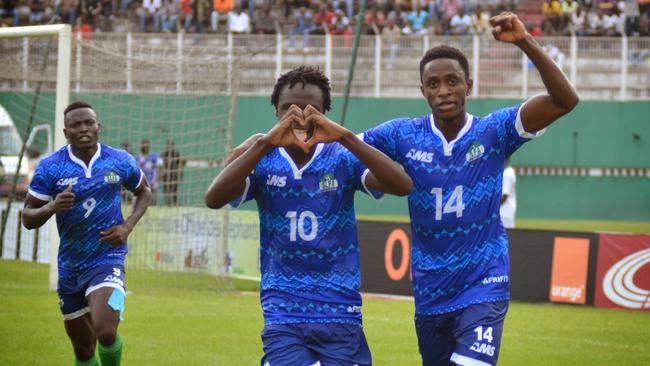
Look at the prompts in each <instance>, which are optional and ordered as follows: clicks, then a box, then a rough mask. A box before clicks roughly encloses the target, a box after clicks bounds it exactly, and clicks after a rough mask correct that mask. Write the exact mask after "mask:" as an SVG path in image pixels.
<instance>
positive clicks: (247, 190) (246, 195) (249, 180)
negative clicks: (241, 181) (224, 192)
mask: <svg viewBox="0 0 650 366" xmlns="http://www.w3.org/2000/svg"><path fill="white" fill-rule="evenodd" d="M253 197H255V172H252V173H251V174H249V175H248V177H246V182H245V187H244V192H243V193H242V195H241V196H239V197H237V198H235V199H234V200H232V201H230V202H229V203H228V206H230V208H239V206H241V205H242V204H243V203H244V202H246V201H250V200H252V199H253Z"/></svg>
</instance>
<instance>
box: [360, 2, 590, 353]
mask: <svg viewBox="0 0 650 366" xmlns="http://www.w3.org/2000/svg"><path fill="white" fill-rule="evenodd" d="M491 22H492V25H493V27H494V30H493V33H494V35H495V38H497V40H500V41H503V42H508V43H515V44H516V45H517V46H519V47H520V48H521V49H522V51H524V52H525V53H526V54H527V55H528V57H529V58H530V59H531V60H532V61H533V63H535V65H536V67H537V69H538V70H539V71H540V75H541V77H542V80H543V81H544V84H545V85H546V87H547V89H548V95H540V96H536V97H533V98H531V99H529V100H528V101H527V102H525V103H524V104H523V105H517V106H514V107H511V108H505V109H500V110H497V111H495V112H493V113H491V114H490V115H488V116H486V117H477V116H473V115H471V114H468V113H466V112H465V98H466V97H467V96H468V95H469V94H470V92H471V90H472V80H471V79H470V78H469V67H468V62H467V58H466V57H465V56H464V55H463V53H462V52H461V51H459V50H458V49H455V48H452V47H447V46H440V47H436V48H433V49H431V50H429V51H428V52H427V53H426V54H425V55H424V57H423V58H422V60H421V61H420V78H421V79H420V82H421V83H422V84H421V90H422V94H423V96H424V97H425V98H426V99H427V102H428V103H429V105H430V107H431V111H432V113H431V114H429V115H425V116H421V117H416V118H401V119H395V120H392V121H388V122H386V123H384V124H382V125H380V126H378V127H376V128H374V129H371V130H369V131H367V132H365V133H364V140H365V141H366V142H367V143H369V144H370V145H372V146H374V147H376V148H378V149H379V150H381V151H383V152H384V153H386V154H387V155H388V156H389V157H391V158H392V159H394V160H395V161H397V162H399V163H400V164H402V166H403V167H404V169H405V170H406V171H407V172H408V173H409V175H410V176H411V178H412V179H413V184H414V188H413V191H412V192H411V194H410V195H409V198H408V203H409V214H410V218H411V229H412V236H413V246H412V252H411V253H412V256H411V258H412V275H413V293H414V297H415V326H416V332H417V335H418V343H419V349H420V354H421V355H422V360H423V364H424V365H426V366H433V365H449V364H458V365H467V366H487V365H495V364H496V363H497V360H498V355H499V345H500V339H501V334H502V330H503V321H504V318H505V315H506V312H507V309H508V299H509V281H510V279H509V259H508V239H507V236H506V232H505V230H504V228H503V225H502V224H501V219H500V217H499V207H500V203H501V182H502V175H503V170H504V166H505V161H506V159H507V158H508V157H509V156H510V155H511V154H512V153H513V152H514V151H515V150H517V149H518V148H519V147H520V146H521V145H523V144H524V143H525V142H526V141H528V140H530V139H531V138H534V137H536V136H538V135H540V134H541V133H542V132H543V130H544V128H545V127H546V126H548V125H549V124H551V123H552V122H553V121H554V120H556V119H557V118H559V117H560V116H562V115H564V114H566V113H568V112H569V111H570V110H571V109H572V108H573V107H574V106H575V105H576V103H577V102H578V97H577V95H576V93H575V90H574V89H573V87H572V86H571V84H570V83H569V82H568V80H567V79H566V77H565V76H564V74H562V71H560V70H559V69H558V68H557V66H556V65H555V64H554V63H553V61H552V60H551V59H550V58H549V57H548V56H547V55H546V54H545V53H544V51H543V50H542V49H541V47H540V46H539V45H538V44H537V42H536V41H535V40H534V39H533V38H532V37H531V36H530V34H528V33H527V32H526V30H525V28H524V26H523V24H522V23H521V22H520V21H519V19H518V18H517V17H516V16H515V15H514V14H509V13H504V14H501V15H499V16H496V17H493V18H492V19H491Z"/></svg>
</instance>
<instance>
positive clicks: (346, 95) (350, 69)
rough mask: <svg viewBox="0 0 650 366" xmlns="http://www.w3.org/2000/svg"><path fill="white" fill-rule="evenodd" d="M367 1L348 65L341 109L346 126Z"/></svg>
mask: <svg viewBox="0 0 650 366" xmlns="http://www.w3.org/2000/svg"><path fill="white" fill-rule="evenodd" d="M366 1H367V0H361V7H360V8H359V13H358V14H357V28H356V30H355V32H354V46H353V48H352V60H351V61H350V66H349V67H348V81H347V82H346V84H345V93H344V95H343V109H342V111H341V120H340V122H339V123H341V126H345V113H346V111H347V109H348V99H349V98H350V88H351V87H352V78H353V76H354V66H355V64H356V63H357V51H358V50H359V42H360V40H361V29H363V22H364V20H365V18H366Z"/></svg>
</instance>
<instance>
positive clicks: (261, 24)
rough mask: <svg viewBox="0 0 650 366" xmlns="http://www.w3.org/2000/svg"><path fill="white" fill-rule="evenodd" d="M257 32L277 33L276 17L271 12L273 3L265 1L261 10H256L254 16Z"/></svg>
mask: <svg viewBox="0 0 650 366" xmlns="http://www.w3.org/2000/svg"><path fill="white" fill-rule="evenodd" d="M254 19H255V20H254V22H253V23H254V29H255V33H258V34H275V33H276V30H275V23H276V17H275V16H274V15H273V14H272V13H271V5H270V4H269V3H265V4H264V5H263V7H262V10H261V11H256V12H255V18H254Z"/></svg>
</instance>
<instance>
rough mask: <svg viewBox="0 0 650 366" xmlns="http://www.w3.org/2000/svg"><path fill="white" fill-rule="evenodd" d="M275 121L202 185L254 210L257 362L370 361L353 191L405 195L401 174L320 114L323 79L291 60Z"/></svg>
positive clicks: (326, 91) (406, 183) (325, 90)
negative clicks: (260, 323)
mask: <svg viewBox="0 0 650 366" xmlns="http://www.w3.org/2000/svg"><path fill="white" fill-rule="evenodd" d="M271 101H272V104H273V105H274V106H275V108H276V115H277V117H278V118H279V122H277V124H276V125H275V126H274V127H273V128H272V129H271V130H270V131H269V132H268V133H267V134H265V135H257V136H254V137H253V138H251V139H249V140H248V141H247V142H245V143H244V144H243V145H242V146H240V147H239V148H238V149H236V150H235V156H237V155H239V156H238V157H236V158H234V157H233V159H231V160H232V162H231V163H230V164H229V165H228V166H227V167H226V168H225V169H224V170H223V171H222V172H221V173H220V174H219V176H217V178H216V179H215V181H214V182H213V183H212V185H211V186H210V188H209V189H208V192H207V193H206V197H205V199H206V204H207V205H208V206H209V207H212V208H219V207H222V206H224V205H225V204H226V203H229V202H230V203H231V204H232V205H233V206H238V205H239V204H241V203H242V202H243V201H247V200H255V201H256V202H257V206H258V212H259V218H260V242H261V245H260V258H261V272H262V281H261V284H260V298H261V303H262V311H263V314H264V330H263V332H262V342H263V347H264V358H263V360H262V364H263V365H270V366H286V365H292V366H308V365H318V364H320V365H322V366H327V365H360V366H361V365H370V364H371V356H370V350H369V349H368V345H367V342H366V339H365V336H364V334H363V330H362V327H361V296H360V294H359V287H360V282H361V271H360V268H359V245H358V240H357V231H356V221H355V215H354V199H353V198H354V194H355V192H356V191H362V192H366V193H368V194H370V195H372V196H373V197H376V198H378V197H379V196H381V193H380V192H386V193H393V194H397V195H406V194H408V192H409V191H410V190H411V187H412V182H411V179H410V178H409V177H408V176H407V175H406V173H405V172H404V171H403V170H402V169H401V168H400V167H399V166H398V165H397V164H395V163H394V162H393V161H392V160H390V159H388V158H387V157H386V156H385V155H384V154H382V153H381V152H379V151H378V150H376V149H374V148H372V147H370V146H368V145H367V144H365V143H364V142H363V141H362V140H360V139H359V138H357V137H356V136H355V135H354V134H353V133H352V132H350V131H348V130H347V129H345V128H343V127H342V126H339V125H338V124H336V123H334V122H332V121H330V120H329V119H327V117H325V115H324V114H323V113H325V112H326V111H328V110H329V109H330V86H329V80H328V79H327V78H326V77H325V76H324V75H323V74H322V73H321V72H320V71H319V70H318V69H314V68H310V67H300V68H298V69H295V70H292V71H290V72H288V73H287V74H284V75H282V76H281V77H280V79H278V82H277V83H276V86H275V88H274V92H273V95H272V97H271Z"/></svg>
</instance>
